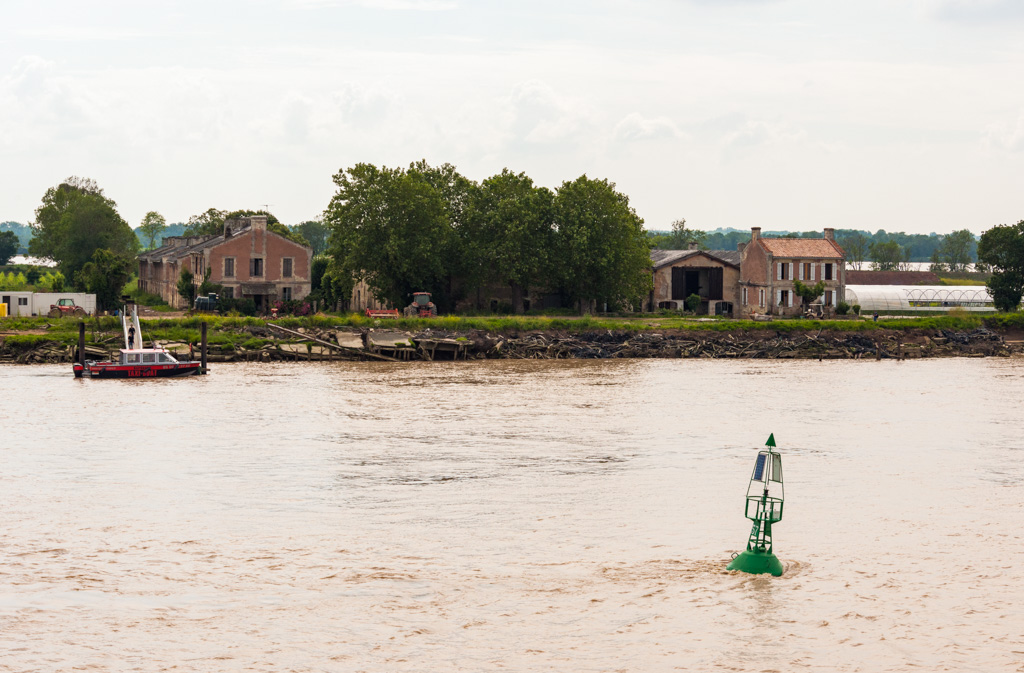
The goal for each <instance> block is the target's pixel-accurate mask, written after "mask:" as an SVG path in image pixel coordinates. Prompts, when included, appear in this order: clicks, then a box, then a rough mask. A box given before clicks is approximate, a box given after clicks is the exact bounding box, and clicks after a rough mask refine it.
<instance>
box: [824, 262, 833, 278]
mask: <svg viewBox="0 0 1024 673" xmlns="http://www.w3.org/2000/svg"><path fill="white" fill-rule="evenodd" d="M825 280H832V265H831V264H826V265H825Z"/></svg>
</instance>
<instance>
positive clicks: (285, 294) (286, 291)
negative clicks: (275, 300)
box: [281, 287, 292, 301]
mask: <svg viewBox="0 0 1024 673" xmlns="http://www.w3.org/2000/svg"><path fill="white" fill-rule="evenodd" d="M281 299H283V300H285V301H291V300H292V289H291V288H290V287H282V288H281Z"/></svg>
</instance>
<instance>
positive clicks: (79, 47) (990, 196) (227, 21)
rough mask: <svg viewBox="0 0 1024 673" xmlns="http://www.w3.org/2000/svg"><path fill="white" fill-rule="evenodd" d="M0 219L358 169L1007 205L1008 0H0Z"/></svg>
mask: <svg viewBox="0 0 1024 673" xmlns="http://www.w3.org/2000/svg"><path fill="white" fill-rule="evenodd" d="M2 16H3V20H2V22H0V165H2V171H3V174H2V182H0V184H2V188H0V221H4V220H15V221H20V222H29V221H31V220H32V219H33V218H34V210H35V208H36V207H37V206H38V205H39V202H40V199H41V197H42V195H43V193H44V192H45V191H46V189H47V188H48V187H51V186H54V185H56V184H58V183H59V182H60V181H61V180H62V179H64V178H65V177H67V176H70V175H78V176H84V177H90V178H93V179H95V180H96V181H97V182H98V183H99V184H100V186H101V187H103V188H104V190H105V192H106V194H107V195H108V196H109V197H111V198H113V199H114V200H115V201H116V202H117V203H118V206H119V210H120V212H121V215H122V216H123V217H124V218H125V219H126V220H127V221H128V222H129V223H130V224H131V225H132V226H137V225H138V224H139V221H140V220H141V219H142V217H143V215H144V214H145V213H146V212H147V211H149V210H157V211H159V212H160V213H162V214H163V215H164V216H165V217H166V218H167V221H168V222H176V221H184V220H186V219H187V218H188V217H189V216H190V215H194V214H197V213H200V212H202V211H204V210H206V209H207V208H211V207H216V208H221V209H236V208H261V207H263V206H264V205H267V204H269V207H270V210H271V211H272V212H274V213H275V214H276V215H277V216H278V217H279V218H280V219H281V220H282V221H283V222H285V223H288V224H290V223H296V222H301V221H303V220H306V219H313V218H316V217H317V216H319V214H320V213H321V212H322V211H323V209H324V208H325V207H326V205H327V202H328V201H329V199H330V198H331V196H332V194H333V193H334V185H333V183H332V180H331V177H332V175H333V174H334V173H336V172H337V171H338V170H340V169H343V168H346V167H349V166H352V165H354V164H355V163H358V162H369V163H374V164H384V165H389V166H395V165H402V166H404V165H408V164H409V163H410V162H412V161H415V160H417V159H421V158H425V159H426V160H427V161H428V162H430V163H434V164H439V163H444V162H450V163H452V164H454V165H455V166H457V167H458V169H459V170H460V171H461V172H462V173H463V174H464V175H466V176H467V177H469V178H472V179H475V180H482V179H484V178H486V177H488V176H490V175H492V174H494V173H497V172H500V171H501V169H502V168H504V167H508V168H510V169H512V170H513V171H524V172H526V173H527V174H528V175H530V176H531V177H532V178H533V179H534V180H535V181H536V182H537V183H539V184H541V185H545V186H548V187H552V188H554V187H557V186H558V185H559V184H560V183H561V182H562V181H564V180H571V179H574V178H576V177H578V176H579V175H581V174H584V173H585V174H587V175H588V176H590V177H599V178H607V179H609V180H611V181H613V182H615V183H616V184H617V185H618V187H619V189H620V190H621V191H623V192H625V193H626V194H627V195H628V196H629V197H630V200H631V203H632V205H633V207H634V208H635V209H636V210H637V212H638V213H639V214H640V216H641V217H643V218H644V220H645V222H646V226H647V227H649V228H655V229H659V228H668V226H669V223H670V222H671V221H672V220H674V219H677V218H680V217H685V218H686V220H687V222H688V224H689V226H692V227H696V228H701V229H714V228H717V227H737V228H747V227H750V226H761V227H765V228H768V229H792V230H810V229H821V228H822V227H826V226H831V227H836V228H861V229H868V230H872V231H873V230H876V229H879V228H883V229H887V230H890V231H898V230H902V231H908V232H921V233H928V232H932V231H936V232H939V233H947V232H949V231H951V230H953V229H959V228H964V227H966V228H969V229H971V230H973V231H974V232H976V233H980V232H981V231H983V230H985V229H987V228H988V227H990V226H992V225H994V224H1000V223H1009V222H1016V221H1018V220H1020V219H1024V2H1022V1H1021V0H856V1H854V0H843V1H833V0H631V1H629V2H625V1H622V0H554V1H550V0H549V1H547V2H540V1H538V0H514V1H513V0H508V1H498V0H472V1H470V0H237V1H234V0H204V1H196V0H181V1H176V0H164V1H163V2H160V3H150V2H138V0H124V1H112V0H94V1H92V2H81V1H80V0H76V1H74V2H66V1H63V0H61V1H47V0H4V3H3V12H2Z"/></svg>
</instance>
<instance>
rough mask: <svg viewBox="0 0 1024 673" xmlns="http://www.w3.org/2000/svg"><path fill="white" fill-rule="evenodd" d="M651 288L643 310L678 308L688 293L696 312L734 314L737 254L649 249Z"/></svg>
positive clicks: (736, 302)
mask: <svg viewBox="0 0 1024 673" xmlns="http://www.w3.org/2000/svg"><path fill="white" fill-rule="evenodd" d="M651 264H652V266H653V274H654V289H653V290H652V291H651V294H650V297H649V299H648V306H647V309H648V310H649V311H656V310H658V309H660V308H669V309H682V308H684V306H685V301H686V298H687V297H689V296H690V295H691V294H696V295H697V296H699V297H700V300H701V306H700V308H699V309H698V310H697V312H698V313H703V314H710V315H726V316H733V315H735V313H734V312H735V310H736V308H737V307H738V306H739V299H740V295H739V281H740V253H739V251H736V250H698V249H697V248H696V246H695V245H694V246H691V248H690V249H689V250H651Z"/></svg>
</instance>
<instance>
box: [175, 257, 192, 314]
mask: <svg viewBox="0 0 1024 673" xmlns="http://www.w3.org/2000/svg"><path fill="white" fill-rule="evenodd" d="M177 287H178V296H179V297H181V298H182V299H184V300H185V306H187V307H188V308H192V307H193V306H194V305H195V301H196V283H195V274H193V273H192V272H191V271H190V270H189V268H188V267H187V266H183V267H181V274H180V275H179V276H178V286H177Z"/></svg>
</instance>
